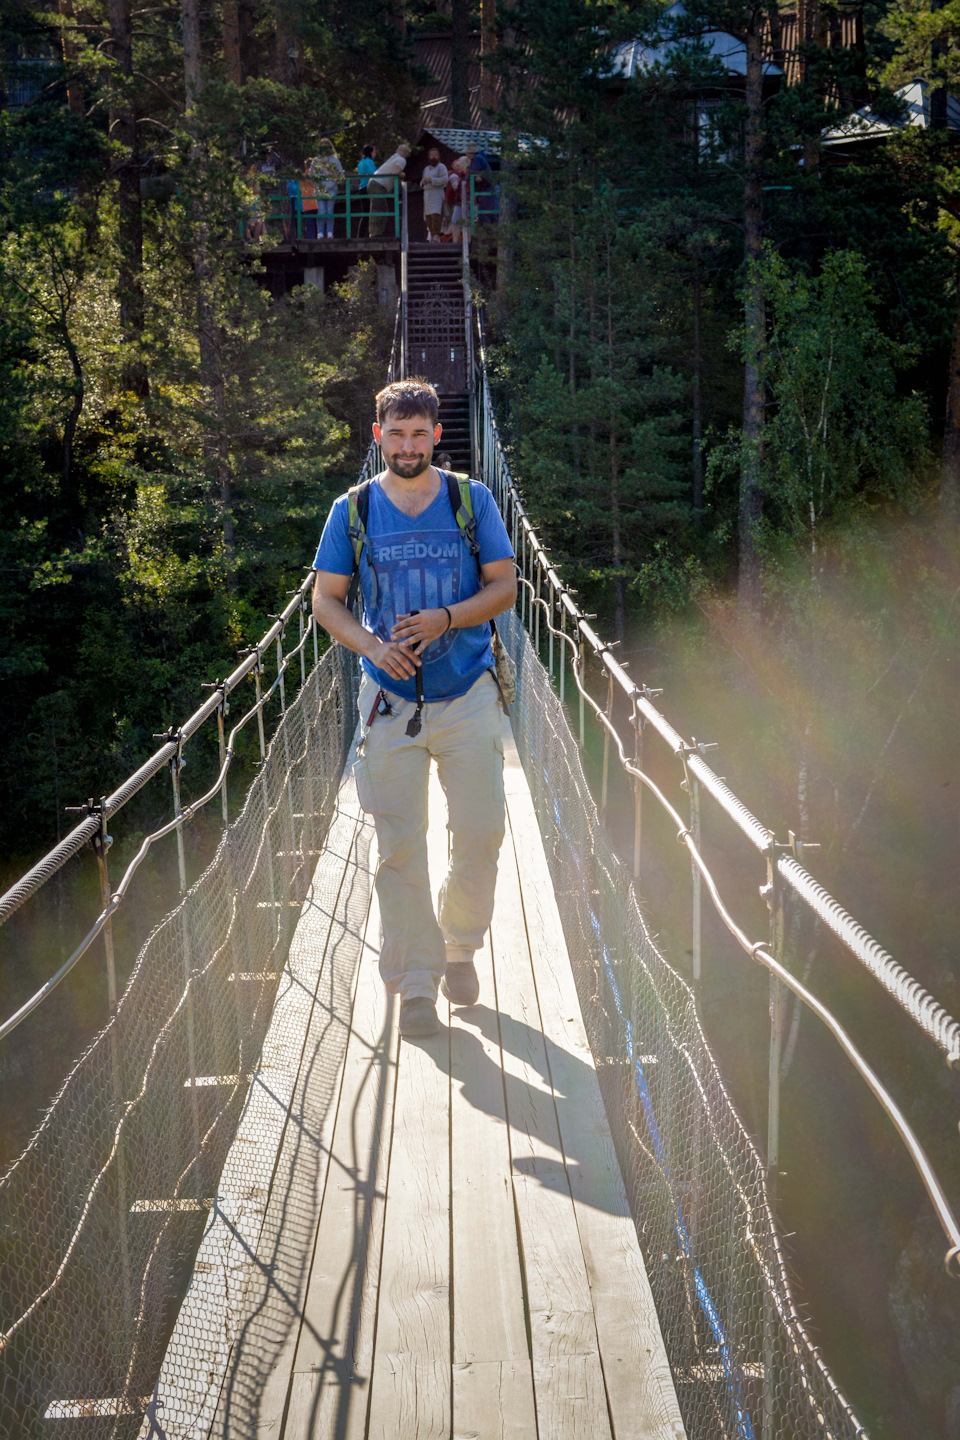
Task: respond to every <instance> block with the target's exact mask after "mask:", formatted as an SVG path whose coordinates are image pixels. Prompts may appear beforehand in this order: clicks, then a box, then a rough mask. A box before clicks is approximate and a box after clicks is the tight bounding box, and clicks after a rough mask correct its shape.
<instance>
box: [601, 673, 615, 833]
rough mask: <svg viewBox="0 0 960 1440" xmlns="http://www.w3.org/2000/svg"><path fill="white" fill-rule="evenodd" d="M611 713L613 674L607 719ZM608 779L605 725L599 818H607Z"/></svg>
mask: <svg viewBox="0 0 960 1440" xmlns="http://www.w3.org/2000/svg"><path fill="white" fill-rule="evenodd" d="M612 715H613V676H612V675H611V676H610V677H609V684H608V687H607V719H608V720H609V719H610V718H611V717H612ZM609 779H610V731H609V730H608V729H607V727H606V725H604V727H603V780H602V782H601V785H600V819H601V820H602V821H604V820H606V818H607V790H608V782H609Z"/></svg>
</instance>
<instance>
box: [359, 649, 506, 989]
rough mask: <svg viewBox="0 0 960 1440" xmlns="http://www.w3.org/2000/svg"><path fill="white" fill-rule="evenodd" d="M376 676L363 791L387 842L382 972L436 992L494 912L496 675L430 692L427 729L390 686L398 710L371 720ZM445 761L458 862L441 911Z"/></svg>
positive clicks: (372, 689) (366, 693) (370, 695)
mask: <svg viewBox="0 0 960 1440" xmlns="http://www.w3.org/2000/svg"><path fill="white" fill-rule="evenodd" d="M378 688H379V687H378V686H377V684H376V682H375V681H373V680H370V679H369V678H368V677H367V676H364V678H363V682H362V684H361V686H360V700H359V710H360V722H361V725H362V726H363V727H364V728H365V731H366V733H365V736H364V740H363V744H362V747H361V750H360V754H359V756H358V758H357V762H356V769H355V774H356V780H357V793H358V795H359V798H360V804H361V805H362V807H363V809H364V810H366V811H367V812H368V813H369V814H370V815H372V816H373V821H374V824H375V826H376V831H377V843H378V847H379V851H380V863H379V867H378V869H377V878H376V886H377V896H378V898H379V901H380V918H381V924H382V926H383V945H382V948H381V950H380V974H381V976H382V977H383V982H384V984H385V985H386V987H387V989H388V990H391V991H393V992H394V994H398V995H400V996H401V997H402V998H404V999H412V998H413V997H415V996H425V997H426V998H427V999H429V1000H435V999H436V995H437V989H438V986H439V984H440V980H441V978H442V976H443V972H444V969H445V967H446V964H447V951H448V947H449V951H450V958H451V959H454V960H455V959H458V958H463V952H464V951H473V950H476V949H477V948H478V947H479V946H480V945H481V944H482V943H483V937H484V935H485V933H486V931H487V927H488V926H489V924H490V919H491V916H492V915H493V892H494V888H495V886H496V880H497V858H498V856H499V854H500V845H501V843H502V841H503V833H504V800H503V740H502V738H501V735H500V706H499V692H498V690H497V683H496V681H495V680H494V678H493V676H492V675H490V674H486V673H485V674H483V675H481V677H480V679H479V680H478V681H477V682H476V684H475V685H474V686H473V688H472V689H471V690H469V691H468V692H467V694H466V695H461V696H460V698H459V699H457V700H442V701H434V702H428V703H427V704H426V705H424V707H423V713H422V729H421V731H420V734H419V735H417V736H416V737H411V736H409V735H407V734H406V728H407V722H408V721H409V720H410V717H411V716H412V715H413V712H414V710H415V709H416V704H415V702H414V701H412V700H401V699H400V698H399V697H398V696H396V695H392V694H389V693H388V698H389V700H390V705H391V708H392V710H393V714H392V715H377V716H376V718H375V719H374V722H373V724H372V725H371V726H370V727H369V729H366V722H367V719H368V717H369V715H370V710H371V708H372V706H373V702H374V699H375V697H376V694H377V690H378ZM431 758H432V759H434V760H436V762H437V770H438V772H439V777H440V784H441V786H442V787H443V792H444V794H445V795H446V797H447V809H448V812H449V819H448V828H449V832H450V862H449V866H448V869H447V874H446V877H445V879H444V882H443V887H442V889H441V891H440V905H439V919H438V917H437V916H436V915H435V914H434V910H433V900H432V898H431V894H430V880H429V876H428V874H427V783H428V780H429V774H430V761H431Z"/></svg>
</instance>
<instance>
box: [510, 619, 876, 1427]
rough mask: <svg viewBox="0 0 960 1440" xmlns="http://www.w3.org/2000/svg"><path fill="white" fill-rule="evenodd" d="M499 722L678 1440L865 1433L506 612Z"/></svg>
mask: <svg viewBox="0 0 960 1440" xmlns="http://www.w3.org/2000/svg"><path fill="white" fill-rule="evenodd" d="M498 629H499V633H500V635H501V637H502V639H503V641H504V643H505V645H506V647H507V649H508V650H509V652H510V654H511V656H512V658H513V660H514V663H515V665H516V667H517V672H518V682H519V685H518V697H517V701H516V704H515V705H514V706H513V707H512V710H513V726H514V731H515V733H516V738H517V746H518V749H519V751H520V756H521V759H522V761H523V768H524V771H525V773H526V777H527V781H528V784H529V786H530V791H531V794H532V796H533V801H534V805H535V807H536V811H537V817H538V820H539V823H540V829H541V831H542V833H543V837H544V844H545V847H546V851H547V857H548V861H549V864H550V871H551V875H552V877H553V882H554V887H555V890H556V897H557V904H558V906H559V910H560V916H561V920H562V922H563V929H564V934H565V936H566V941H567V947H568V950H569V953H570V960H571V964H572V966H573V970H574V975H575V977H576V982H577V988H578V991H579V995H580V1000H581V1004H582V1006H583V1013H584V1020H585V1022H586V1026H587V1032H588V1035H589V1038H590V1043H591V1047H592V1049H593V1053H594V1056H595V1057H596V1061H597V1070H598V1074H599V1076H600V1081H601V1087H602V1090H603V1096H604V1102H605V1104H606V1108H607V1114H608V1117H609V1120H610V1124H611V1128H612V1130H613V1134H614V1139H615V1142H616V1145H617V1152H618V1157H619V1160H620V1165H621V1168H622V1170H623V1175H624V1180H625V1182H626V1185H627V1190H628V1193H629V1195H630V1200H631V1207H632V1210H633V1214H634V1218H635V1220H636V1222H637V1227H638V1230H639V1234H640V1242H641V1246H642V1248H643V1253H644V1258H645V1260H646V1264H647V1269H648V1272H649V1276H650V1283H651V1286H652V1288H653V1295H654V1299H655V1301H656V1306H657V1313H658V1316H659V1320H660V1326H661V1329H662V1331H663V1337H664V1342H665V1345H666V1350H667V1355H668V1357H669V1359H670V1365H671V1369H672V1372H673V1377H674V1382H675V1384H676V1387H677V1395H678V1398H679V1401H680V1407H681V1411H682V1414H683V1419H684V1424H685V1426H686V1430H687V1434H688V1436H689V1437H690V1440H718V1437H721V1436H722V1437H730V1440H753V1437H757V1440H761V1437H762V1440H773V1437H780V1440H802V1437H805V1436H821V1437H823V1436H834V1437H840V1436H855V1435H861V1436H862V1435H864V1434H865V1433H866V1432H865V1431H864V1430H863V1427H862V1426H861V1425H860V1424H859V1422H858V1421H857V1418H856V1416H855V1415H854V1413H853V1411H852V1410H851V1408H850V1406H849V1404H848V1403H847V1402H846V1400H845V1399H844V1397H843V1395H842V1394H841V1393H840V1391H839V1389H838V1388H837V1386H836V1384H835V1382H834V1381H833V1379H832V1377H831V1376H830V1374H829V1371H828V1370H827V1369H826V1367H825V1365H824V1364H823V1361H822V1360H821V1358H820V1356H819V1354H818V1353H817V1351H816V1349H815V1347H814V1346H813V1344H812V1343H811V1341H810V1339H809V1337H808V1336H807V1334H806V1332H805V1330H804V1327H803V1325H802V1323H801V1320H800V1318H799V1315H798V1314H797V1310H796V1307H795V1305H794V1301H793V1299H792V1296H791V1291H790V1286H789V1283H788V1278H787V1272H786V1267H785V1265H784V1260H783V1255H782V1251H781V1246H780V1242H779V1239H778V1236H777V1231H776V1227H775V1224H774V1219H773V1214H772V1211H771V1208H770V1204H769V1201H768V1196H767V1193H766V1188H765V1184H764V1173H763V1165H762V1162H761V1160H760V1156H759V1155H758V1153H757V1151H756V1149H755V1147H754V1145H753V1143H752V1142H751V1140H750V1138H749V1136H748V1134H747V1132H746V1131H745V1129H744V1127H743V1125H742V1124H741V1122H740V1119H739V1117H738V1115H737V1112H736V1110H735V1108H734V1106H733V1103H732V1101H731V1099H730V1096H729V1095H728V1093H727V1091H726V1089H725V1087H724V1085H723V1082H722V1080H721V1078H720V1073H719V1070H718V1068H717V1065H716V1062H715V1060H714V1058H713V1055H712V1054H711V1051H710V1048H709V1046H708V1045H707V1042H706V1039H705V1037H704V1034H703V1031H702V1029H701V1027H700V1023H699V1020H698V1018H697V1013H696V1007H695V1003H694V997H693V993H692V991H691V990H690V988H689V987H688V985H687V984H686V983H685V982H684V981H683V980H682V979H681V977H680V976H679V975H678V974H677V972H676V971H675V970H674V969H673V968H672V967H671V966H670V965H669V964H668V963H667V961H666V960H665V959H664V957H663V956H662V955H661V954H660V952H659V951H658V949H657V947H656V945H655V944H654V943H653V940H652V939H651V936H650V933H649V930H648V929H647V926H646V924H645V922H644V919H643V916H642V915H641V912H640V909H639V907H638V904H637V900H636V897H635V894H634V889H633V884H632V880H631V877H630V876H629V875H628V873H627V871H626V870H625V868H624V866H623V865H622V864H621V862H620V861H619V859H618V857H617V856H616V854H615V853H614V851H613V849H612V846H611V843H610V840H609V837H608V835H607V832H606V831H605V829H604V828H603V826H602V825H601V823H600V819H599V815H598V813H597V809H596V806H595V804H594V800H593V797H592V795H591V792H590V789H589V786H588V784H587V781H586V778H585V776H584V772H583V768H582V765H581V758H580V751H579V748H578V745H577V742H576V740H575V739H574V737H573V735H572V733H571V731H570V728H569V726H568V724H567V719H566V715H565V713H564V710H563V707H562V706H561V703H560V700H559V698H558V696H557V694H556V692H555V690H554V688H553V685H552V683H551V681H550V678H549V676H548V674H547V671H546V670H545V668H544V667H543V665H542V664H541V663H540V661H539V659H538V658H537V655H536V652H535V650H534V648H533V645H532V643H531V641H530V639H529V638H528V636H527V634H526V631H525V630H524V628H523V625H522V624H521V621H520V619H519V617H518V616H517V615H516V613H513V612H511V613H510V614H508V615H504V616H502V617H501V618H500V620H499V621H498Z"/></svg>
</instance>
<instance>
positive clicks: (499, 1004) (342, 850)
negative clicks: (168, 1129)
mask: <svg viewBox="0 0 960 1440" xmlns="http://www.w3.org/2000/svg"><path fill="white" fill-rule="evenodd" d="M504 746H505V752H506V781H507V804H508V831H507V836H506V839H505V841H504V847H503V852H502V855H501V864H500V876H499V881H498V887H497V902H496V912H495V916H494V921H493V926H492V929H491V935H490V937H489V939H488V942H487V944H486V945H485V947H484V949H483V951H482V952H480V953H479V954H478V956H477V961H478V970H479V973H480V983H481V993H480V1001H479V1003H478V1004H477V1005H475V1006H472V1007H470V1008H469V1009H463V1010H459V1011H456V1010H455V1011H452V1012H451V1011H450V1010H449V1007H448V1006H447V1005H446V1002H442V1003H441V1012H440V1013H441V1016H442V1018H443V1020H444V1022H445V1028H444V1029H443V1031H442V1032H441V1033H440V1034H439V1035H437V1036H435V1037H431V1038H430V1039H428V1040H417V1041H403V1042H402V1043H401V1042H400V1040H399V1037H398V1033H397V1015H398V1009H399V1006H398V1004H397V1002H396V1001H395V1000H392V999H391V997H389V996H388V995H387V994H386V993H385V991H384V989H383V987H382V985H381V983H380V979H379V975H378V972H377V953H378V949H379V917H378V911H377V902H376V895H375V894H374V892H373V888H372V884H371V881H372V873H373V870H374V869H375V854H376V840H375V836H374V833H373V827H372V825H371V823H370V821H369V818H368V817H365V816H364V815H363V814H362V813H361V812H360V810H359V807H358V804H357V799H356V789H355V786H354V783H353V780H352V775H351V773H350V771H349V769H348V772H347V775H346V777H345V779H344V781H343V784H342V786H341V790H340V797H339V805H338V812H337V815H336V817H335V820H334V823H333V826H332V828H331V832H330V835H329V837H328V842H327V845H326V847H325V849H324V853H323V855H322V857H321V859H320V862H319V864H318V867H317V872H316V875H315V877H314V884H313V890H312V892H311V895H310V897H309V898H308V900H307V902H306V904H305V905H304V908H303V913H302V917H301V921H300V924H299V927H298V930H297V934H296V937H295V940H294V943H293V946H292V948H291V953H290V959H289V962H288V965H287V966H286V968H285V972H284V975H283V978H282V981H281V986H280V991H279V994H278V999H277V1004H276V1008H275V1011H274V1016H273V1020H272V1023H271V1028H270V1031H269V1034H268V1036H267V1040H266V1043H265V1045H264V1050H263V1056H262V1061H261V1065H260V1068H259V1069H258V1071H257V1074H256V1075H255V1077H254V1080H253V1083H252V1085H251V1088H250V1092H249V1096H248V1100H247V1106H246V1110H245V1112H244V1116H243V1119H242V1121H241V1125H240V1129H239V1132H238V1134H237V1138H236V1140H235V1142H234V1145H233V1148H232V1149H231V1152H230V1155H229V1157H228V1159H227V1163H226V1166H225V1169H224V1173H223V1177H222V1180H221V1187H220V1194H219V1196H218V1198H217V1202H216V1204H215V1206H214V1207H213V1209H212V1211H211V1215H210V1219H209V1222H208V1225H207V1228H206V1231H205V1234H204V1238H203V1242H202V1244H201V1248H200V1251H199V1253H198V1256H197V1262H196V1266H195V1270H194V1275H193V1279H192V1282H191V1285H190V1289H189V1291H188V1292H187V1296H186V1299H185V1300H184V1303H183V1306H182V1307H181V1310H180V1315H179V1318H178V1320H177V1324H176V1327H175V1330H174V1333H173V1337H172V1339H171V1342H170V1346H169V1348H168V1351H167V1358H166V1360H165V1362H164V1367H163V1371H162V1373H161V1376H160V1381H159V1384H158V1387H157V1391H156V1393H155V1399H156V1400H158V1401H159V1402H160V1403H159V1406H158V1407H157V1408H156V1411H155V1413H156V1417H157V1422H158V1424H159V1426H162V1430H161V1431H160V1432H159V1433H166V1434H167V1435H177V1436H180V1435H190V1436H196V1437H198V1440H199V1437H207V1436H211V1437H220V1436H240V1435H243V1436H253V1435H256V1436H258V1437H264V1440H266V1437H271V1440H307V1437H317V1440H321V1437H322V1440H365V1437H371V1440H373V1437H376V1440H441V1437H445V1440H507V1437H510V1440H521V1437H522V1440H527V1437H529V1440H537V1437H539V1440H568V1437H569V1440H574V1437H576V1440H681V1437H683V1434H684V1431H683V1425H682V1421H681V1419H680V1413H679V1409H678V1406H677V1401H676V1396H675V1392H674V1389H673V1383H672V1380H671V1376H670V1371H669V1367H668V1364H667V1359H666V1355H665V1353H664V1349H663V1342H662V1339H661V1335H660V1329H659V1326H658V1323H657V1318H656V1314H655V1311H654V1307H653V1301H652V1299H651V1295H650V1290H649V1286H648V1283H647V1277H646V1272H645V1269H644V1265H643V1260H642V1258H641V1255H640V1250H639V1247H638V1244H637V1236H636V1230H635V1227H634V1223H633V1221H632V1219H631V1217H630V1213H629V1210H628V1207H627V1202H626V1196H625V1193H624V1187H623V1182H622V1179H621V1175H620V1171H619V1169H618V1166H617V1161H616V1157H615V1154H614V1149H613V1144H612V1141H611V1137H610V1132H609V1129H608V1126H607V1122H606V1117H605V1115H604V1111H603V1105H602V1101H601V1098H600V1090H599V1086H598V1083H597V1076H596V1072H595V1069H594V1063H593V1058H592V1056H591V1053H590V1049H589V1046H588V1044H587V1040H586V1034H585V1031H584V1027H583V1021H582V1018H581V1012H580V1007H579V1003H578V999H577V993H576V989H575V986H574V980H573V975H572V973H571V970H570V964H569V960H568V957H567V953H566V948H565V945H564V940H563V934H562V931H561V928H560V921H559V916H558V914H557V910H556V906H555V903H554V898H553V890H552V886H551V882H550V878H549V874H548V871H547V866H546V859H545V856H544V852H543V847H542V844H541V840H540V835H539V832H538V830H537V825H536V819H535V816H534V812H533V807H532V803H531V800H530V795H529V791H528V789H527V785H526V781H525V779H524V776H523V771H522V769H521V767H520V763H519V759H518V757H517V752H516V749H515V747H514V744H513V738H512V735H511V733H510V729H509V725H508V724H507V723H506V722H505V723H504ZM445 819H446V816H445V804H444V800H443V795H442V791H441V790H440V787H439V784H438V782H437V780H436V772H435V771H434V772H433V779H432V788H431V824H430V832H429V845H430V858H431V875H432V877H433V879H434V882H435V885H439V881H440V879H441V877H442V874H443V870H444V868H445V860H446V843H447V835H446V829H445ZM238 978H242V977H238ZM150 1433H151V1427H150V1422H149V1420H147V1421H145V1423H144V1427H143V1430H142V1432H141V1434H142V1435H143V1436H147V1435H149V1434H150ZM153 1433H158V1432H157V1431H156V1430H154V1432H153Z"/></svg>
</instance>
